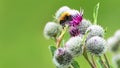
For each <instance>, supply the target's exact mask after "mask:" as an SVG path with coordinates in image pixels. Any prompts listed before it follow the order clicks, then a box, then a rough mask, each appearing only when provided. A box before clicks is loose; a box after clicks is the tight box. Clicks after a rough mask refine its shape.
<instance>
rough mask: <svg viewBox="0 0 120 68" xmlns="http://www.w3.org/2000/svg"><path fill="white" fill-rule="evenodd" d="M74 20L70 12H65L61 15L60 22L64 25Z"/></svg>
mask: <svg viewBox="0 0 120 68" xmlns="http://www.w3.org/2000/svg"><path fill="white" fill-rule="evenodd" d="M71 20H72V16H71V15H70V13H68V12H63V13H62V14H61V15H60V17H59V23H60V24H61V25H62V26H63V27H64V26H65V24H67V23H68V21H71Z"/></svg>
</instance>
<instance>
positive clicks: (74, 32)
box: [69, 26, 80, 37]
mask: <svg viewBox="0 0 120 68" xmlns="http://www.w3.org/2000/svg"><path fill="white" fill-rule="evenodd" d="M69 33H70V35H71V37H73V36H78V35H79V34H80V31H79V29H78V28H77V27H73V26H71V27H70V30H69Z"/></svg>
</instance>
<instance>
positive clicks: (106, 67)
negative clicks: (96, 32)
mask: <svg viewBox="0 0 120 68" xmlns="http://www.w3.org/2000/svg"><path fill="white" fill-rule="evenodd" d="M99 59H100V61H101V63H102V64H103V66H104V67H105V68H108V67H107V66H106V64H105V63H104V61H103V60H102V57H101V56H99Z"/></svg>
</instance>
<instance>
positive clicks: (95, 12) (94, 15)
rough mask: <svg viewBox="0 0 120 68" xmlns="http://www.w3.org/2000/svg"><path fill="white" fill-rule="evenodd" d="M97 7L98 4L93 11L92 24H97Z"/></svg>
mask: <svg viewBox="0 0 120 68" xmlns="http://www.w3.org/2000/svg"><path fill="white" fill-rule="evenodd" d="M99 5H100V3H98V4H97V5H96V6H95V8H94V10H93V19H94V24H97V16H98V10H99Z"/></svg>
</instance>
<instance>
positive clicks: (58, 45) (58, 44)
mask: <svg viewBox="0 0 120 68" xmlns="http://www.w3.org/2000/svg"><path fill="white" fill-rule="evenodd" d="M67 28H68V25H66V27H65V28H64V29H63V31H62V33H61V34H60V36H59V37H58V38H57V41H56V47H57V48H59V47H60V43H61V41H62V39H63V37H64V35H65V33H66V31H67Z"/></svg>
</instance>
